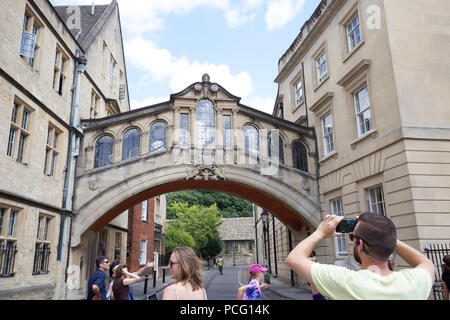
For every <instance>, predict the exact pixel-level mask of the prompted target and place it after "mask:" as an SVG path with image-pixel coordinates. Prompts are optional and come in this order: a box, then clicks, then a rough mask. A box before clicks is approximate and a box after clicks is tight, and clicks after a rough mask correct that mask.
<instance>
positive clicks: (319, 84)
mask: <svg viewBox="0 0 450 320" xmlns="http://www.w3.org/2000/svg"><path fill="white" fill-rule="evenodd" d="M328 79H330V75H329V74H327V76H326V77H325V78H323V79H322V81H320V82H319V83H315V84H314V89H313V90H314V92H315V91H317V90H318V89H319V88H320V87H321V86H322V85H323V84H324V83H325V82H327V80H328Z"/></svg>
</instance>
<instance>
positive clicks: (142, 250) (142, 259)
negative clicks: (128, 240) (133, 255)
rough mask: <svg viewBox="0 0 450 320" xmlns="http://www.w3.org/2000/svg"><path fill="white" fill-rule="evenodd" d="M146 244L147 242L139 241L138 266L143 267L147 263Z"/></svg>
mask: <svg viewBox="0 0 450 320" xmlns="http://www.w3.org/2000/svg"><path fill="white" fill-rule="evenodd" d="M147 244H148V240H142V239H141V247H140V250H139V264H140V265H144V264H146V262H147Z"/></svg>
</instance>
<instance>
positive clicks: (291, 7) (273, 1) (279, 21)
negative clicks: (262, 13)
mask: <svg viewBox="0 0 450 320" xmlns="http://www.w3.org/2000/svg"><path fill="white" fill-rule="evenodd" d="M304 3H305V0H270V1H269V3H268V5H267V12H266V17H265V19H266V24H267V29H268V30H273V29H276V28H280V27H282V26H284V25H285V24H286V23H288V22H289V21H291V20H292V19H293V18H294V17H295V16H297V15H298V14H299V13H300V11H301V10H302V8H303V5H304Z"/></svg>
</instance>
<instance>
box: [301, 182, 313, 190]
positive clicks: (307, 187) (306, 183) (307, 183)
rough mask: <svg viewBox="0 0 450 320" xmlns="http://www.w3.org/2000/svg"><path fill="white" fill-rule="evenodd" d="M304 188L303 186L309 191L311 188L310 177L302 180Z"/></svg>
mask: <svg viewBox="0 0 450 320" xmlns="http://www.w3.org/2000/svg"><path fill="white" fill-rule="evenodd" d="M302 188H303V189H304V190H305V191H309V189H310V188H311V186H310V184H309V180H308V179H304V180H303V181H302Z"/></svg>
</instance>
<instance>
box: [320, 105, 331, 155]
mask: <svg viewBox="0 0 450 320" xmlns="http://www.w3.org/2000/svg"><path fill="white" fill-rule="evenodd" d="M322 134H323V149H324V152H325V155H328V154H330V153H332V152H333V151H334V140H333V117H332V114H331V113H330V114H328V115H326V116H325V117H324V118H323V119H322Z"/></svg>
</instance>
